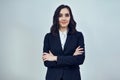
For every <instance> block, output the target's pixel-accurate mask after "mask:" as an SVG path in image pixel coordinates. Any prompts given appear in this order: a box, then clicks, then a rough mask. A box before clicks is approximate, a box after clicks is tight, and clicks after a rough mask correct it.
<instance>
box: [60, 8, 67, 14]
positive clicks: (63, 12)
mask: <svg viewBox="0 0 120 80" xmlns="http://www.w3.org/2000/svg"><path fill="white" fill-rule="evenodd" d="M60 13H61V14H65V13H69V10H68V9H67V8H63V9H61V10H60Z"/></svg>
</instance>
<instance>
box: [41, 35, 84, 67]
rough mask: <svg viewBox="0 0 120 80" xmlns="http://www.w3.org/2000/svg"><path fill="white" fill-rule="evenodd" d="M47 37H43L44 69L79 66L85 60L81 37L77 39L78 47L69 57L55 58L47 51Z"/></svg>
mask: <svg viewBox="0 0 120 80" xmlns="http://www.w3.org/2000/svg"><path fill="white" fill-rule="evenodd" d="M48 37H49V36H48V35H46V36H45V40H44V48H43V51H44V52H43V55H42V59H43V61H44V65H45V66H46V67H56V66H70V65H81V64H83V62H84V59H85V52H84V50H85V49H84V39H83V36H82V35H81V37H80V38H79V42H78V44H79V45H80V46H78V47H77V48H76V50H75V52H74V53H73V55H71V56H55V55H53V53H52V52H51V51H49V50H50V49H49V41H48V40H49V38H48Z"/></svg>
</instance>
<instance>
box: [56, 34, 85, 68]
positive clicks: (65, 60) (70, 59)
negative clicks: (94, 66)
mask: <svg viewBox="0 0 120 80" xmlns="http://www.w3.org/2000/svg"><path fill="white" fill-rule="evenodd" d="M78 45H79V46H80V47H81V48H84V49H83V50H84V52H83V54H82V55H77V56H58V58H57V64H58V65H64V66H65V65H66V66H69V65H81V64H83V62H84V59H85V47H84V37H83V34H82V33H79V35H78Z"/></svg>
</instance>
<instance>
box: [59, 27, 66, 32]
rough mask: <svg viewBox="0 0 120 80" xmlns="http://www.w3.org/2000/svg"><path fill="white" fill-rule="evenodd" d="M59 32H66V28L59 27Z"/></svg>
mask: <svg viewBox="0 0 120 80" xmlns="http://www.w3.org/2000/svg"><path fill="white" fill-rule="evenodd" d="M59 30H60V31H61V32H64V31H67V30H68V28H67V27H61V28H60V29H59Z"/></svg>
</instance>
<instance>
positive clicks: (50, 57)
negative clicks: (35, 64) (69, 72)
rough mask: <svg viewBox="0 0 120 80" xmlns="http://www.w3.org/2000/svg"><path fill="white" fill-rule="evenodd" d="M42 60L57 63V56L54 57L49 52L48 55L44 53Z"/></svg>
mask: <svg viewBox="0 0 120 80" xmlns="http://www.w3.org/2000/svg"><path fill="white" fill-rule="evenodd" d="M42 59H43V61H57V56H54V55H53V54H52V52H51V51H49V53H46V52H44V53H43V56H42Z"/></svg>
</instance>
